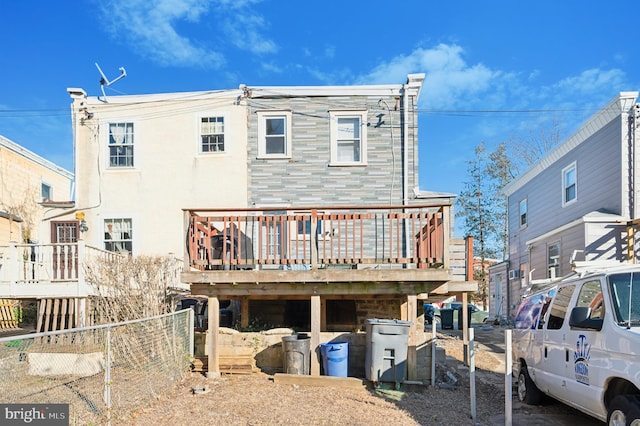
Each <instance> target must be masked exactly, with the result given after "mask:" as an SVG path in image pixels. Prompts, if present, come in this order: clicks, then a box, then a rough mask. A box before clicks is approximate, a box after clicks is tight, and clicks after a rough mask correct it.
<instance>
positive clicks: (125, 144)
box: [107, 120, 137, 170]
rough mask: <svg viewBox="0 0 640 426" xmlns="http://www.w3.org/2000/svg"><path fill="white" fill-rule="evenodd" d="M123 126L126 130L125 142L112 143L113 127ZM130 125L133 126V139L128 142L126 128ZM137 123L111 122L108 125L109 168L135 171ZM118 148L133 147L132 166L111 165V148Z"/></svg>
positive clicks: (129, 121) (131, 121)
mask: <svg viewBox="0 0 640 426" xmlns="http://www.w3.org/2000/svg"><path fill="white" fill-rule="evenodd" d="M119 125H123V126H124V128H125V140H124V141H123V142H122V143H117V142H116V143H111V135H112V126H119ZM128 125H131V138H130V140H128V138H127V137H126V135H127V134H128V133H127V132H126V128H127V126H128ZM136 127H137V125H136V123H135V122H134V121H133V120H127V121H109V122H108V123H107V168H109V169H113V170H117V169H133V168H134V167H135V166H136V153H135V140H136V137H137V136H136ZM118 146H120V147H122V148H128V147H131V165H117V164H116V165H114V164H112V163H111V148H117V147H118Z"/></svg>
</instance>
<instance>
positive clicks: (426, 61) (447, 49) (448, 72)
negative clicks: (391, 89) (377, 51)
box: [358, 44, 501, 109]
mask: <svg viewBox="0 0 640 426" xmlns="http://www.w3.org/2000/svg"><path fill="white" fill-rule="evenodd" d="M463 53H464V52H463V49H462V48H461V47H460V46H457V45H446V44H439V45H438V46H436V47H434V48H431V49H423V48H417V49H415V50H414V51H413V52H411V53H410V54H408V55H400V56H397V57H395V58H392V59H391V60H390V61H388V62H386V63H382V64H380V65H378V66H377V67H376V68H375V69H373V70H372V71H371V72H370V73H368V74H366V75H363V76H361V77H360V78H358V83H359V84H393V83H398V82H402V83H404V82H405V81H406V78H407V74H410V73H418V72H424V73H425V74H426V76H425V81H424V85H423V93H424V94H425V96H424V97H423V98H422V99H423V101H422V102H423V104H424V106H426V107H429V108H438V109H443V108H452V107H454V106H456V105H461V104H463V103H468V102H469V101H470V100H471V99H472V98H473V97H475V96H477V95H479V94H481V93H485V92H486V91H487V90H488V89H489V88H490V87H492V85H493V84H494V81H495V80H496V79H497V78H498V77H499V76H500V75H501V73H500V72H498V71H493V70H491V69H489V68H488V67H486V66H485V65H483V64H475V65H471V66H470V65H468V64H467V63H466V62H465V61H464V59H463V57H462V55H463Z"/></svg>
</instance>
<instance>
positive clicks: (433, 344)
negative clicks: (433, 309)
mask: <svg viewBox="0 0 640 426" xmlns="http://www.w3.org/2000/svg"><path fill="white" fill-rule="evenodd" d="M436 338H437V333H436V319H435V317H434V318H433V320H431V386H435V385H436V353H437V350H436V349H437V348H436Z"/></svg>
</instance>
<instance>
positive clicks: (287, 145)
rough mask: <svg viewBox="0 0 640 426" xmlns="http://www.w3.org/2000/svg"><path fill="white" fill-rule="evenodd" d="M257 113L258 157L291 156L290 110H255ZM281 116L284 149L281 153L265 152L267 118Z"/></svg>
mask: <svg viewBox="0 0 640 426" xmlns="http://www.w3.org/2000/svg"><path fill="white" fill-rule="evenodd" d="M256 113H257V115H258V158H269V159H271V158H274V159H275V158H291V138H292V134H291V117H292V114H291V111H284V110H280V111H257V112H256ZM274 118H283V119H284V120H285V126H284V135H283V136H284V151H285V152H283V153H276V154H268V153H267V136H268V135H267V120H268V119H274Z"/></svg>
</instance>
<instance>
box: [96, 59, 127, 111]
mask: <svg viewBox="0 0 640 426" xmlns="http://www.w3.org/2000/svg"><path fill="white" fill-rule="evenodd" d="M96 68H98V72H99V73H100V77H101V78H100V90H102V99H103V100H104V101H105V102H107V95H106V94H105V93H104V86H105V85H106V86H111V85H112V84H113V83H115V82H116V81H118V80H120V79H121V78H124V77H126V76H127V71H125V69H124V67H120V68H118V69H119V70H120V75H119V76H117V77H116V78H114V79H113V80H111V81H109V79H108V78H107V76H106V75H104V73H103V72H102V69H100V65H98V63H97V62H96Z"/></svg>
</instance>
